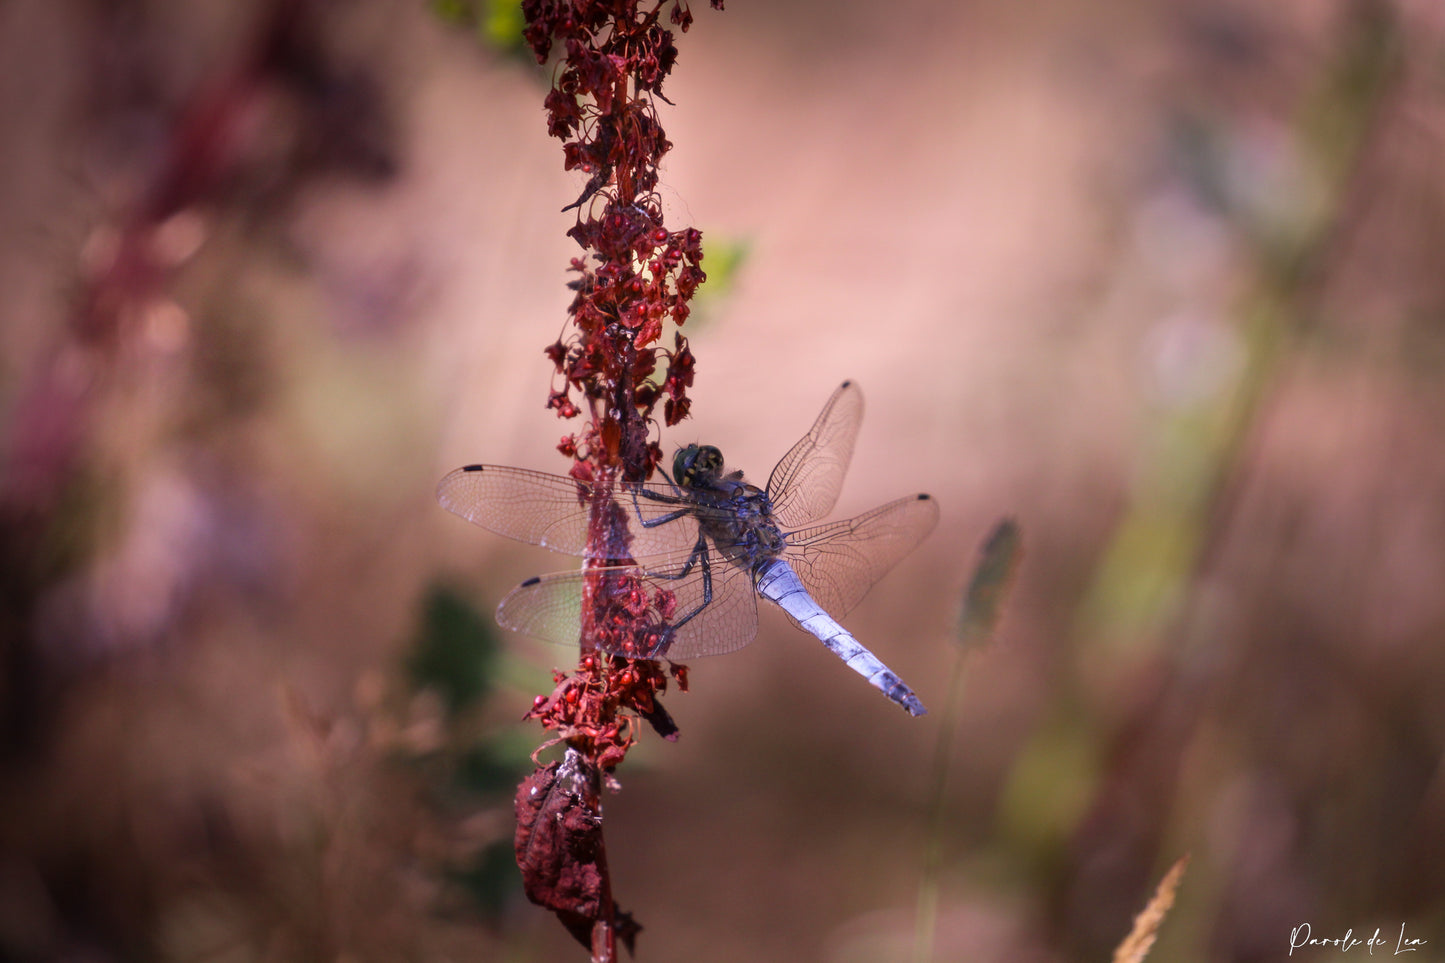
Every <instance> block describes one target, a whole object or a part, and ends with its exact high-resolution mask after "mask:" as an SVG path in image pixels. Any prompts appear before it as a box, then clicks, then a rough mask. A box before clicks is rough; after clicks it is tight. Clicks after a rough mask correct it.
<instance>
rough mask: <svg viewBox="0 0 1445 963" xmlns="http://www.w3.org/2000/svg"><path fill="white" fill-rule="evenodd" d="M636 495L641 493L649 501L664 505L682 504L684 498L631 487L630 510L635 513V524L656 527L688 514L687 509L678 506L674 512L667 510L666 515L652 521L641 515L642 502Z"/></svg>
mask: <svg viewBox="0 0 1445 963" xmlns="http://www.w3.org/2000/svg"><path fill="white" fill-rule="evenodd" d="M668 481H669V482H670V481H671V479H668ZM673 487H674V488H675V487H677V486H675V485H674V486H673ZM638 495H641V496H642V497H643V498H646V499H648V500H650V501H654V502H662V503H663V504H665V505H682V504H684V499H683V498H682V497H681V496H678V497H677V498H670V497H668V496H667V495H663V494H660V493H658V492H650V491H646V490H639V489H636V488H634V489H632V510H633V511H634V512H636V513H637V524H639V525H641V526H642V527H643V528H656V527H657V526H659V525H666V524H667V523H668V522H675V521H677V520H678V519H679V518H682V517H683V516H684V515H687V514H689V512H688V509H686V508H679V509H678V510H677V511H675V512H668V513H667V514H666V515H662V516H660V517H658V518H654V519H653V520H652V521H648V520H647V519H645V518H643V517H642V504H641V503H640V502H639V501H638V500H637V496H638Z"/></svg>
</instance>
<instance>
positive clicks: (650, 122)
mask: <svg viewBox="0 0 1445 963" xmlns="http://www.w3.org/2000/svg"><path fill="white" fill-rule="evenodd" d="M711 4H712V6H713V7H714V8H715V9H719V10H720V9H722V6H723V3H722V0H711ZM644 7H647V8H649V9H643V8H644ZM522 11H523V15H524V16H525V18H526V28H525V30H524V31H523V36H524V37H525V39H526V42H527V44H528V45H529V46H530V47H531V49H532V52H533V53H534V54H535V55H536V57H537V61H538V62H539V63H546V62H547V60H548V58H549V56H550V55H551V53H552V51H553V49H554V47H555V48H559V49H560V50H561V51H562V56H561V60H560V62H559V64H558V66H557V69H556V75H555V79H554V83H553V86H552V88H551V90H550V91H549V92H548V94H547V97H546V100H545V107H546V110H547V130H548V133H549V134H550V135H551V136H553V137H557V138H559V139H560V140H562V142H563V157H564V164H565V167H566V169H567V170H580V171H582V172H583V173H585V174H588V175H590V176H589V180H588V181H587V184H586V186H585V188H584V189H583V191H582V194H581V196H579V197H578V198H577V200H576V201H574V202H573V203H571V204H569V205H567V207H566V208H564V210H571V209H574V208H576V209H578V211H579V214H578V219H577V223H576V224H575V225H574V226H573V227H572V229H571V230H570V231H568V232H567V233H568V235H569V236H570V237H572V238H573V240H575V241H577V243H578V244H579V245H581V246H582V248H583V249H584V250H586V251H587V252H588V253H587V254H584V255H583V256H582V257H579V258H573V260H572V263H571V270H572V271H573V272H575V273H576V275H577V277H576V278H575V279H574V280H572V281H571V282H570V283H569V285H568V286H569V287H570V288H572V290H574V291H575V292H576V297H575V298H573V301H572V304H571V306H570V308H569V309H568V313H569V316H570V318H571V322H572V325H571V329H570V330H569V333H568V334H567V335H566V336H564V337H562V338H559V339H558V340H557V342H556V343H554V344H552V345H550V346H549V347H548V348H547V349H546V353H547V356H548V357H549V358H550V359H551V361H552V363H553V364H554V365H555V366H556V373H557V375H559V376H560V377H561V382H562V383H561V387H560V388H554V389H553V390H552V392H551V394H550V395H549V397H548V400H547V406H548V407H549V408H554V409H556V411H557V414H558V416H559V417H562V418H573V417H576V416H577V415H578V414H579V413H580V410H581V409H580V407H579V402H580V404H581V405H585V407H586V409H587V413H588V415H589V419H588V421H587V423H586V424H585V426H584V427H583V429H582V430H581V431H579V432H575V433H572V434H569V435H566V436H565V437H563V438H562V440H561V442H560V443H559V444H558V446H557V447H558V450H559V451H561V452H562V453H563V454H564V455H566V456H568V457H569V458H571V459H572V460H573V464H572V471H571V474H572V475H573V477H575V478H577V479H579V480H581V481H585V482H587V483H588V484H589V485H590V486H591V487H592V488H593V489H594V490H602V491H610V490H613V489H614V488H615V487H617V486H618V485H619V484H620V483H622V482H631V481H642V480H644V479H646V478H647V477H648V476H650V475H651V474H652V471H653V469H654V468H655V467H657V465H658V464H659V462H660V461H661V460H662V449H661V447H660V446H659V445H658V443H657V441H656V440H653V439H651V438H650V437H649V436H650V435H651V427H652V426H653V425H654V424H655V417H654V411H655V409H656V407H657V404H658V402H663V419H664V421H665V422H666V423H667V424H668V425H675V424H677V423H678V422H679V421H681V420H682V419H683V418H685V417H686V416H687V413H688V408H689V404H690V402H689V400H688V397H687V389H688V388H689V387H690V386H691V385H692V380H693V364H694V359H693V355H692V352H691V350H689V348H688V343H687V339H686V338H684V337H683V335H682V333H681V332H680V331H678V332H675V334H674V336H673V342H672V347H671V348H670V349H669V348H665V347H663V346H662V344H661V342H662V338H663V325H664V322H666V321H667V320H669V319H670V320H671V321H672V322H673V324H674V325H676V326H678V327H680V326H681V325H682V324H683V323H685V322H686V321H687V317H688V313H689V310H690V309H689V305H688V302H689V301H690V300H691V298H692V296H693V294H694V293H696V291H697V288H698V286H699V285H700V284H702V283H703V281H704V280H706V275H705V274H704V273H703V271H702V267H701V262H702V234H701V232H699V231H698V230H696V229H695V228H691V227H688V228H683V229H680V230H669V229H668V228H667V227H665V226H664V224H663V214H662V205H661V201H660V199H659V197H658V196H657V194H656V190H655V189H656V187H657V181H658V164H659V162H660V161H661V159H662V156H663V155H664V154H665V153H667V151H668V150H669V149H671V147H672V145H671V144H670V143H669V142H668V140H667V138H666V136H665V135H664V133H663V130H662V126H661V125H660V124H659V123H658V119H657V110H656V102H655V101H656V99H657V98H661V99H662V100H664V101H666V97H664V96H663V94H662V83H663V81H664V80H665V79H666V77H667V75H668V74H669V73H670V72H671V70H672V67H673V65H674V64H675V63H676V61H677V47H676V45H675V44H674V43H673V36H674V35H673V32H672V30H671V29H669V28H668V27H667V26H665V25H664V22H663V14H664V12H666V13H667V15H668V16H667V19H668V22H669V23H670V24H671V25H672V26H676V27H679V28H680V29H681V30H683V31H684V32H685V31H686V30H687V29H688V27H689V26H690V25H691V23H692V13H691V11H690V10H689V9H688V5H687V3H686V2H685V0H661V2H657V3H653V4H642V3H638V2H636V0H610V2H606V0H524V2H523V4H522ZM659 367H661V368H662V375H661V377H660V378H659V377H658V369H659ZM596 505H597V507H596V508H594V510H593V513H592V516H591V519H590V521H589V531H588V544H589V546H603V545H611V544H614V543H615V538H614V537H613V535H612V533H613V531H614V530H615V529H617V528H618V527H619V526H625V519H619V518H617V517H614V516H615V515H616V511H615V504H614V503H612V502H611V501H610V500H607V499H603V500H600V501H599V502H597V503H596ZM611 551H613V552H615V551H616V549H615V548H613V549H611ZM629 561H631V559H628V558H616V557H611V558H607V557H591V558H589V561H588V565H589V567H605V566H610V565H617V564H623V563H627V562H629ZM592 585H593V587H592V588H589V589H588V591H587V593H586V595H585V596H584V599H583V603H582V607H583V618H582V638H581V660H580V662H579V665H578V668H577V670H576V671H575V672H574V673H573V674H571V675H563V674H561V673H558V674H557V676H556V683H557V685H556V688H555V689H554V690H553V692H552V693H551V694H550V695H549V696H538V697H537V699H536V701H535V703H534V704H533V707H532V710H531V711H530V712H529V713H528V714H527V715H528V718H533V719H537V720H538V721H540V722H541V723H542V725H543V726H544V727H545V728H547V729H549V730H551V731H553V732H555V733H556V734H557V735H556V739H555V740H554V741H561V742H564V743H566V746H567V750H566V753H565V755H564V758H563V760H562V761H561V762H558V763H552V764H551V765H548V766H544V767H541V768H539V769H537V770H536V771H535V772H533V773H532V775H531V776H529V777H528V778H527V779H525V780H524V781H523V782H522V785H521V786H520V787H519V788H518V792H517V797H516V811H517V823H518V825H517V836H516V852H517V863H518V866H519V867H520V868H521V870H522V877H523V883H524V886H525V888H526V892H527V896H528V898H529V899H531V900H532V901H533V902H535V903H538V904H539V905H542V906H545V907H547V908H548V909H551V910H552V911H553V912H555V913H556V914H557V916H558V918H559V919H560V920H561V921H562V923H563V925H565V926H566V927H567V928H568V930H569V931H570V932H571V933H572V934H573V935H574V936H575V937H576V938H577V939H578V941H579V942H581V943H582V944H583V945H584V946H587V947H589V949H590V950H591V952H592V957H593V959H594V960H612V959H615V958H616V943H617V940H618V938H619V937H621V939H622V941H623V943H624V944H625V945H627V946H628V947H629V949H630V948H631V947H632V945H633V941H634V939H635V936H636V934H637V932H638V930H639V929H640V927H639V926H638V925H637V924H636V923H635V922H633V920H632V918H631V917H630V916H629V915H628V914H626V913H622V912H621V911H620V910H619V909H618V908H617V905H616V902H615V901H614V900H613V897H612V887H611V882H610V879H609V876H608V872H607V858H606V849H605V847H604V845H603V839H602V806H601V788H602V784H603V782H604V780H606V781H608V782H611V781H612V777H611V775H610V774H611V772H612V770H613V769H615V768H616V766H617V765H618V764H619V763H621V762H622V760H623V758H624V757H625V756H626V754H627V750H628V748H629V747H630V746H631V745H632V744H633V741H634V739H635V731H636V720H637V719H638V718H641V719H644V720H646V721H647V722H648V723H649V724H651V725H652V727H653V728H654V729H655V730H656V731H657V732H658V733H659V734H661V735H662V736H663V737H664V738H667V739H674V738H676V735H677V729H676V726H674V725H673V723H672V720H671V718H670V717H669V716H668V714H667V712H666V710H664V709H663V708H662V704H661V703H660V702H659V701H658V700H657V694H658V693H661V692H663V691H665V690H666V688H667V679H668V674H667V673H665V672H664V671H663V670H662V668H661V667H660V666H659V665H658V664H657V663H655V662H649V661H632V660H628V659H622V658H618V657H609V656H605V655H603V654H602V652H601V651H600V648H601V647H600V646H599V639H600V638H601V637H602V635H603V634H605V633H608V632H611V633H619V632H620V633H624V634H627V635H634V634H636V633H637V632H640V631H645V630H646V628H647V625H646V618H647V615H646V612H641V613H639V612H638V610H637V607H636V606H634V605H629V604H628V600H627V599H626V598H621V597H618V595H619V592H618V591H616V588H617V586H616V584H615V581H614V580H611V579H599V580H597V581H596V582H595V583H592ZM671 675H672V677H673V678H675V679H676V680H677V682H678V685H679V687H680V688H683V689H684V690H685V689H686V684H687V676H686V670H685V668H684V667H682V666H672V667H671Z"/></svg>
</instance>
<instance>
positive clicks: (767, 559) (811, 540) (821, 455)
mask: <svg viewBox="0 0 1445 963" xmlns="http://www.w3.org/2000/svg"><path fill="white" fill-rule="evenodd" d="M862 418H863V395H862V392H861V391H860V390H859V388H858V386H857V384H856V383H854V382H852V381H845V382H843V384H842V385H840V386H839V387H838V388H837V390H835V391H834V392H833V394H832V397H830V398H829V399H828V403H827V404H826V405H824V406H823V411H822V413H821V414H819V415H818V418H817V420H816V421H815V422H814V423H813V427H812V428H811V429H810V430H809V431H808V433H807V434H806V435H804V436H803V437H802V439H801V440H799V441H798V442H797V444H795V445H793V447H792V448H791V449H789V451H788V453H787V454H786V455H784V456H783V458H782V460H781V461H779V462H778V463H777V465H776V467H774V468H773V471H772V474H771V475H769V477H768V482H767V485H766V487H759V486H757V485H754V484H752V483H750V482H748V481H747V480H746V479H745V478H744V476H743V472H741V471H737V470H729V469H728V468H727V467H726V465H725V464H724V460H723V456H722V452H721V451H720V450H719V449H718V448H716V447H714V446H712V445H699V444H689V445H686V446H684V447H682V448H679V449H678V451H677V453H676V456H675V457H674V459H673V463H672V473H671V475H669V474H668V473H667V472H665V471H663V470H662V469H660V468H659V469H658V474H659V475H661V478H662V480H661V481H660V482H620V483H618V484H617V485H616V486H614V487H611V488H608V487H605V486H603V485H593V484H590V483H589V482H587V481H584V480H581V479H578V478H574V477H570V476H562V475H553V474H548V473H545V472H539V471H530V470H527V469H524V468H509V467H505V466H500V465H467V466H465V467H463V468H458V469H456V470H455V471H453V472H451V473H449V474H448V475H446V477H444V478H443V479H442V480H441V482H440V483H439V484H438V486H437V500H438V501H439V502H440V503H441V504H442V506H443V507H444V508H446V509H447V510H448V511H450V512H453V513H455V514H457V515H460V516H461V517H462V518H465V519H466V520H467V521H469V522H472V523H473V524H476V525H480V526H481V527H482V528H485V529H488V530H490V531H492V532H495V533H496V534H498V535H504V536H506V537H508V538H512V539H516V540H517V541H521V542H527V543H530V544H533V545H541V546H545V547H547V548H550V549H552V550H554V551H558V552H562V553H565V554H569V555H576V556H582V557H583V558H584V559H586V561H585V562H584V566H583V568H582V569H581V570H580V571H571V572H557V573H553V574H550V575H539V576H536V577H534V578H530V579H527V580H526V581H525V582H523V583H522V584H521V585H519V586H518V587H517V588H516V589H514V590H513V591H512V592H511V594H509V595H508V596H507V597H506V598H504V599H503V600H502V603H501V605H500V606H498V608H497V621H498V622H499V623H500V624H501V625H502V626H504V627H505V628H508V629H512V630H515V631H518V632H522V633H524V634H527V635H531V636H534V637H537V638H540V639H544V640H546V641H550V642H557V643H561V644H568V645H570V644H576V643H577V641H578V640H579V638H580V637H581V635H582V633H583V631H584V628H586V629H587V630H588V635H589V639H590V641H591V644H592V645H593V646H594V647H595V648H597V649H599V650H600V651H602V652H605V653H608V654H611V655H620V656H625V657H628V658H640V659H667V660H669V661H673V662H681V661H688V660H691V659H695V658H700V657H702V656H711V655H719V654H722V653H726V652H732V651H735V650H737V649H740V648H742V647H743V646H745V645H747V644H748V643H749V642H751V641H753V639H754V638H755V637H756V636H757V631H758V606H757V597H758V596H762V597H763V598H765V599H768V600H769V601H771V602H773V603H775V604H776V605H778V606H779V607H780V608H781V609H782V610H783V611H784V612H785V613H787V615H788V617H789V618H790V619H792V621H793V622H794V623H796V624H797V625H798V626H799V627H801V628H802V629H803V630H804V631H806V632H808V633H810V634H812V635H813V636H815V637H816V638H817V639H818V640H819V641H821V642H822V643H823V645H825V646H826V647H827V648H828V649H829V650H830V651H831V652H833V653H834V654H835V655H837V656H838V657H839V658H840V659H842V660H843V661H844V662H845V663H846V664H847V665H848V666H849V667H850V668H852V669H853V670H854V671H856V672H858V673H859V674H860V675H862V676H863V677H864V678H865V679H867V680H868V682H869V683H871V684H872V685H873V686H874V687H875V688H877V689H878V690H879V691H881V692H882V693H883V694H884V695H886V696H887V697H888V698H889V699H892V700H893V701H894V702H895V703H897V704H898V705H900V706H902V707H903V709H904V710H906V711H907V712H908V713H909V714H910V715H913V716H920V715H923V714H924V712H926V711H927V710H926V709H925V708H924V706H923V703H922V702H921V701H920V700H919V698H918V696H917V695H916V694H915V693H914V692H913V690H912V689H910V688H909V687H908V686H907V685H906V684H904V682H903V680H902V679H900V678H899V677H898V676H897V675H896V674H895V673H894V672H893V671H892V670H891V669H889V668H888V667H887V666H886V665H884V664H883V662H882V661H881V660H879V659H878V657H877V656H875V655H874V654H873V653H872V652H870V651H868V649H867V648H865V647H864V646H863V645H862V643H860V642H859V641H858V640H857V639H856V638H854V637H853V635H852V633H850V632H849V631H848V630H847V629H845V628H844V627H843V626H842V625H841V624H839V622H838V621H837V618H841V617H842V616H843V615H845V614H847V613H848V612H849V611H850V610H851V609H852V608H853V607H854V606H855V605H857V604H858V603H859V602H860V601H861V600H862V599H863V596H864V595H865V594H866V593H867V592H868V590H869V589H870V588H871V587H872V586H873V585H874V583H876V582H877V581H878V580H879V579H880V578H882V577H883V575H884V574H885V573H887V572H888V570H889V569H891V568H893V566H894V565H896V564H897V563H898V561H899V560H900V559H902V558H903V557H904V556H905V555H907V554H908V553H909V552H911V551H912V550H913V549H914V548H915V547H916V546H917V545H918V544H919V543H920V542H921V541H922V540H923V539H924V538H925V537H926V536H927V535H928V533H929V532H931V531H932V530H933V527H934V525H935V524H937V522H938V503H937V502H936V501H935V500H934V499H933V498H932V497H930V496H929V495H926V494H916V495H909V496H907V497H904V498H900V499H897V500H896V501H892V502H889V503H887V504H886V505H881V506H879V507H878V508H875V509H873V510H872V511H869V512H864V513H863V514H861V515H858V516H857V517H855V518H850V519H847V520H844V521H834V522H822V523H820V522H819V521H818V520H819V519H821V518H823V517H824V516H826V515H827V514H828V513H829V512H830V511H832V509H833V506H834V505H835V504H836V503H837V500H838V495H839V493H840V492H841V490H842V487H843V478H844V476H845V475H846V474H847V471H848V466H849V463H850V462H851V461H852V457H853V447H854V442H855V441H856V439H857V436H858V428H859V425H860V424H861V422H862ZM609 600H610V601H609ZM835 616H836V617H835Z"/></svg>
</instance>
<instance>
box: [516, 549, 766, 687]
mask: <svg viewBox="0 0 1445 963" xmlns="http://www.w3.org/2000/svg"><path fill="white" fill-rule="evenodd" d="M711 557H712V559H713V564H712V566H711V580H712V593H711V595H712V600H711V601H710V602H707V603H706V604H704V602H705V600H706V595H707V588H706V580H705V578H704V575H703V569H702V568H701V566H700V565H694V566H693V568H692V570H691V571H689V572H688V574H687V575H686V576H684V577H682V578H676V577H669V576H675V574H676V572H677V571H678V570H680V569H681V567H682V565H683V564H684V563H685V561H686V556H676V557H674V558H673V559H671V560H669V562H671V563H675V564H671V565H669V567H668V568H667V569H666V570H663V569H657V568H643V567H642V566H639V565H623V566H614V567H608V568H594V569H586V570H583V571H578V572H556V573H553V574H551V575H541V576H538V577H536V578H530V579H528V580H527V581H525V582H523V583H522V584H521V585H519V586H517V587H516V588H515V589H513V590H512V592H511V594H509V595H508V596H507V597H506V598H504V599H503V600H502V604H501V605H500V606H498V608H497V621H498V622H499V623H501V624H502V626H503V627H505V628H508V629H512V630H514V631H517V632H523V633H525V634H527V635H531V636H535V637H536V638H539V639H545V640H546V641H548V642H557V643H559V644H562V645H576V644H577V641H578V639H579V638H580V636H581V633H582V606H583V603H584V601H586V602H588V604H591V605H594V606H596V611H597V613H598V615H597V617H596V619H595V620H594V621H595V622H596V624H598V625H600V626H601V627H602V628H601V630H600V631H599V648H601V649H602V650H603V651H604V652H609V653H612V654H614V655H631V656H646V657H652V658H667V659H671V660H674V661H682V660H687V659H696V658H701V657H702V656H707V655H721V654H722V653H724V652H732V651H734V650H736V649H740V648H742V647H743V646H745V645H747V644H748V643H749V642H751V641H752V640H753V639H754V638H755V637H756V636H757V634H758V603H757V598H756V596H755V595H754V593H753V584H752V579H751V578H750V577H749V575H748V573H747V572H746V571H745V570H743V569H741V568H738V567H737V566H735V565H732V564H730V563H727V562H722V564H721V565H720V566H719V564H718V560H717V559H716V557H715V553H714V555H713V556H711ZM604 600H609V601H604ZM689 613H696V614H694V615H693V616H692V617H691V618H686V616H687V615H688V614H689ZM679 623H680V624H679ZM669 636H670V637H671V638H670V641H667V640H668V637H669ZM659 645H661V649H660V650H659V648H658V647H659Z"/></svg>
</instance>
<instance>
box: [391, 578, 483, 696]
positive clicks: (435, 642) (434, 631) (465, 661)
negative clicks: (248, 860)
mask: <svg viewBox="0 0 1445 963" xmlns="http://www.w3.org/2000/svg"><path fill="white" fill-rule="evenodd" d="M407 670H408V672H409V673H410V675H411V679H412V682H413V683H414V684H415V685H416V687H417V688H420V689H428V688H429V689H434V690H436V691H437V692H438V693H439V694H440V695H441V697H442V699H443V701H444V702H445V704H446V707H447V713H448V715H451V716H455V715H456V714H457V713H459V712H461V711H462V710H464V709H467V708H469V707H471V706H472V705H473V704H474V703H476V702H478V701H479V700H481V699H484V698H485V697H486V695H487V694H488V692H489V691H490V690H491V688H492V684H493V680H494V677H495V675H496V670H497V637H496V632H495V630H493V628H492V626H491V624H490V620H488V619H487V618H486V617H485V616H483V615H482V614H481V613H479V612H478V611H477V610H476V609H475V608H473V607H472V605H471V604H470V603H468V602H467V601H466V599H464V598H462V596H461V595H460V594H458V593H457V592H456V591H455V590H453V589H451V588H450V587H447V586H444V585H433V586H432V588H431V589H430V591H429V592H428V594H427V596H426V598H425V600H424V601H423V603H422V618H421V625H420V627H419V628H418V632H417V639H416V643H415V645H414V647H413V649H412V653H411V655H410V656H409V657H408V658H407Z"/></svg>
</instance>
